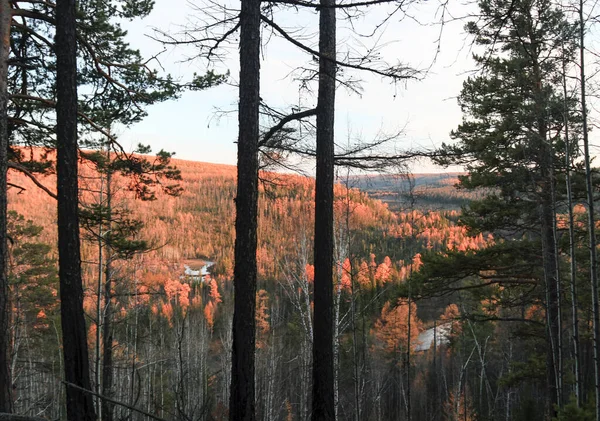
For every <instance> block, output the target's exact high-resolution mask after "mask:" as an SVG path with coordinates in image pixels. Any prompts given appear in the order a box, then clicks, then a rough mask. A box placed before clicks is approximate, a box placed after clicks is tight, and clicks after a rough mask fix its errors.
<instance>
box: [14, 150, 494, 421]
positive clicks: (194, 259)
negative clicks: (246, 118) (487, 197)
mask: <svg viewBox="0 0 600 421" xmlns="http://www.w3.org/2000/svg"><path fill="white" fill-rule="evenodd" d="M172 164H174V165H175V166H177V168H178V169H180V170H181V176H182V181H181V183H180V185H181V187H182V188H183V190H182V192H181V194H180V195H178V196H176V197H173V196H168V195H165V194H163V193H157V197H156V200H154V201H141V200H136V199H135V197H134V193H133V192H131V191H129V190H128V188H127V180H126V179H124V178H123V177H114V178H113V179H112V180H111V190H112V192H113V193H112V195H113V196H112V206H113V208H115V209H116V208H122V209H127V210H128V212H129V214H128V217H130V218H132V219H139V221H141V223H143V228H142V229H141V230H140V231H139V233H138V234H136V236H137V239H140V240H141V239H144V240H146V241H148V242H149V243H150V244H151V245H152V249H151V250H150V251H148V252H146V253H143V254H139V255H134V256H132V257H130V258H129V257H126V256H124V257H123V258H120V257H118V256H116V257H114V258H113V259H112V262H113V263H112V269H111V270H112V271H113V273H112V275H111V277H112V278H113V284H112V287H111V291H110V300H111V301H112V307H113V308H114V315H113V316H112V317H113V319H112V320H111V323H112V326H113V328H112V329H113V331H112V332H111V334H112V335H113V338H114V349H113V358H114V359H113V361H112V363H111V364H112V367H111V368H112V370H113V372H114V374H113V375H114V380H113V381H114V384H115V388H114V392H113V398H114V399H116V400H118V401H119V402H124V403H127V404H129V405H132V406H135V407H137V408H144V409H145V410H147V411H149V412H151V413H153V414H158V415H159V416H161V417H163V418H167V419H169V418H172V417H180V418H183V417H184V416H185V417H191V418H192V419H205V418H207V419H220V418H222V417H223V416H224V415H223V414H224V413H225V411H226V410H227V409H226V408H227V402H228V385H229V375H230V374H229V365H228V358H229V357H228V352H229V347H230V341H231V336H230V325H231V316H232V313H231V306H232V276H233V275H232V259H233V239H234V232H233V230H232V228H231V227H232V221H233V219H234V217H235V215H234V209H233V205H234V201H233V198H234V190H235V168H234V167H231V166H224V165H215V164H207V163H200V162H190V161H181V160H173V161H172ZM261 178H262V179H263V182H262V183H261V189H260V190H261V195H260V200H259V215H260V217H259V242H258V244H259V248H258V254H257V257H258V275H259V288H260V291H259V293H258V294H257V313H256V320H257V324H258V331H257V334H258V343H257V358H258V365H257V368H258V372H257V379H260V380H259V384H258V390H260V393H259V395H258V401H257V404H258V408H259V413H260V414H263V415H262V416H264V417H265V419H286V418H293V419H303V418H304V417H305V416H307V411H308V410H309V409H308V406H307V405H308V401H307V400H306V398H305V397H306V395H307V393H308V390H310V377H309V373H310V372H309V369H310V361H311V356H310V347H311V345H310V344H311V342H312V327H311V326H312V313H311V308H312V299H313V298H312V280H313V276H314V274H313V271H314V269H313V266H312V263H313V262H312V253H311V251H310V247H309V244H310V242H311V241H312V235H313V233H312V229H311V227H312V223H313V222H312V220H313V217H314V202H313V197H314V179H311V178H306V177H301V176H295V175H287V174H279V173H262V174H261ZM39 181H40V182H41V183H44V184H45V185H49V186H51V185H53V182H54V176H53V175H48V176H44V177H40V178H39ZM341 181H343V180H341ZM9 182H10V183H11V184H14V185H19V186H21V187H22V188H24V189H25V190H20V189H16V188H11V189H10V190H9V193H10V196H9V203H10V209H11V211H12V213H11V216H10V227H11V229H10V231H9V232H11V233H12V235H13V238H15V239H16V240H17V241H16V242H15V245H14V246H13V249H12V253H13V255H14V260H13V261H12V265H11V274H12V275H11V294H12V297H13V299H12V300H11V301H12V302H13V303H14V304H13V305H14V309H13V311H14V318H15V319H14V320H15V324H14V330H13V341H14V343H15V348H14V354H13V361H14V370H15V371H14V375H15V376H14V378H15V385H16V393H17V396H19V399H18V400H17V405H18V406H17V408H18V409H19V412H22V413H31V414H34V413H35V414H38V413H41V414H43V415H45V416H48V417H51V418H52V417H58V416H60V414H61V408H62V407H61V405H60V401H61V398H60V396H56V395H55V394H56V393H59V392H58V391H59V390H60V388H58V387H57V381H59V379H60V348H59V347H58V344H57V337H56V326H57V324H58V323H60V321H59V319H58V313H57V302H56V299H55V298H54V297H56V294H57V283H56V282H57V280H56V277H55V272H54V271H55V264H54V263H53V259H55V256H56V249H55V243H56V232H55V231H54V228H53V227H55V217H56V216H55V202H54V199H52V198H51V197H50V196H49V195H48V194H47V193H45V192H43V191H41V190H40V189H38V188H37V187H35V186H34V185H33V184H32V183H31V182H30V180H28V178H27V177H25V176H23V175H21V174H19V173H16V172H11V173H10V174H9ZM101 183H104V184H106V180H104V181H102V177H101V176H100V174H98V173H97V172H95V171H93V170H92V169H90V168H89V167H86V165H85V164H84V165H82V177H81V182H80V187H81V189H82V196H81V201H82V203H87V204H93V203H97V202H98V200H99V195H100V186H101ZM104 188H105V189H106V188H107V186H106V185H104ZM335 192H336V205H335V211H336V225H335V226H336V228H335V235H336V249H335V250H336V251H335V253H336V254H335V260H336V275H335V283H336V287H335V288H336V290H335V291H336V293H335V303H336V307H335V314H336V316H335V317H336V323H335V328H336V331H337V332H338V333H337V338H338V339H337V340H336V353H337V361H338V363H337V365H336V378H337V379H338V380H337V382H338V383H337V384H338V386H337V390H338V393H339V399H340V408H343V409H341V411H343V412H340V416H343V417H349V418H351V417H352V414H353V413H355V412H356V411H359V410H360V411H361V413H362V414H363V415H362V417H364V418H363V419H371V418H373V419H375V418H376V417H377V414H380V415H379V416H381V417H383V418H385V419H390V418H394V417H395V416H397V414H398V413H400V412H402V410H401V406H400V405H401V401H402V399H403V396H404V394H405V393H406V391H405V388H406V387H407V385H408V383H407V381H408V374H407V371H406V370H407V365H406V364H407V357H408V354H407V350H408V349H409V348H410V349H411V350H412V351H411V354H412V358H414V359H415V361H416V362H413V363H411V366H412V367H413V370H414V371H413V374H412V376H411V380H410V382H411V384H412V386H411V387H412V388H413V396H415V397H419V398H418V399H419V400H420V401H419V402H420V403H419V405H417V407H418V409H417V408H415V411H419V413H421V412H422V413H423V414H425V413H426V412H428V411H431V410H432V409H431V400H430V399H431V397H428V396H429V395H430V394H431V390H430V388H431V387H433V386H431V385H430V386H427V384H429V383H427V382H428V380H426V379H427V378H428V376H433V373H431V375H428V374H425V373H426V370H429V369H430V368H428V367H430V365H431V364H432V361H433V360H432V358H433V357H432V355H433V354H432V351H431V350H429V351H419V352H415V349H416V347H417V346H421V349H426V350H428V349H430V346H429V345H430V344H429V343H421V342H419V340H418V338H419V334H420V333H421V332H423V331H424V330H425V329H427V328H428V327H430V326H432V324H433V323H434V322H435V321H436V320H438V321H437V323H448V322H449V321H451V319H452V317H455V316H456V314H454V313H453V312H457V311H458V310H457V307H456V306H455V305H454V306H450V307H448V309H447V310H446V313H444V307H445V306H446V305H449V304H451V303H452V300H451V299H445V300H433V301H432V300H430V301H428V304H427V303H424V304H423V307H422V308H421V307H420V305H421V304H420V303H416V304H415V303H414V302H411V304H410V308H411V310H410V314H409V313H407V310H408V307H407V304H406V302H405V301H402V302H399V303H397V289H398V287H400V286H401V285H403V284H406V282H407V280H408V279H409V278H410V277H411V276H412V273H413V272H415V271H417V270H419V268H420V266H421V264H422V263H421V257H420V256H421V253H424V252H428V251H438V250H446V249H450V250H453V249H456V250H463V251H464V250H478V249H480V248H482V247H485V246H486V245H487V244H489V243H490V242H492V238H491V236H482V235H479V236H474V237H471V236H469V235H467V233H466V231H465V229H464V228H462V227H459V226H457V225H456V220H457V218H458V213H457V212H456V211H427V210H423V209H419V210H417V209H415V210H413V211H409V210H406V211H404V212H398V213H395V212H391V211H390V210H389V209H388V206H387V205H386V204H384V203H382V202H380V201H378V200H374V199H372V198H370V197H369V195H368V194H366V193H364V192H361V191H360V190H357V189H347V188H345V187H344V186H343V184H337V185H336V188H335ZM104 194H105V195H106V192H105V193H104ZM105 199H106V197H105ZM36 227H37V228H36ZM88 231H89V230H82V235H83V237H82V238H87V241H85V242H84V243H83V248H82V250H83V255H82V260H83V262H84V263H83V273H84V286H85V298H84V307H85V310H86V315H87V323H88V345H89V349H90V353H91V354H90V355H91V356H92V358H93V359H96V358H99V352H100V351H98V349H99V348H98V345H97V340H98V339H100V341H101V340H102V338H101V335H98V334H97V332H98V331H99V329H102V326H100V327H99V326H98V323H97V320H98V317H99V314H100V320H103V319H104V317H103V315H102V311H101V312H100V313H99V312H98V305H100V306H101V307H100V309H102V308H103V307H104V306H105V301H104V300H105V299H106V298H105V297H103V296H100V299H99V296H98V291H102V287H103V285H100V286H99V285H98V280H99V279H100V280H101V279H102V277H100V278H99V277H98V267H99V266H98V265H99V264H102V262H101V261H99V250H98V242H97V238H96V237H95V236H94V235H90V233H89V232H88ZM17 233H18V234H17ZM34 251H35V252H36V253H38V255H36V256H35V257H34V256H33V253H34ZM104 258H105V262H106V259H107V258H106V256H104ZM203 261H210V262H214V263H215V264H214V266H211V267H210V269H209V271H210V276H209V277H205V278H204V279H200V278H198V277H194V276H186V275H185V265H188V266H190V265H191V266H192V267H194V268H199V267H200V266H202V264H203V263H202V262H203ZM42 285H43V286H42ZM397 304H399V305H397ZM443 314H445V315H443ZM409 316H410V320H411V323H410V337H409V336H408V320H409V319H408V317H409ZM440 317H441V319H440ZM449 337H450V336H449V334H448V335H446V336H444V343H447V339H448V338H449ZM438 340H439V339H438ZM429 342H431V338H429ZM102 364H103V363H100V362H99V360H98V363H96V364H93V367H94V368H93V369H92V378H93V379H100V375H99V374H98V373H97V372H96V370H101V369H102ZM390 370H391V371H390ZM357 373H358V378H356V374H357ZM441 373H442V372H439V373H438V375H441ZM400 380H401V381H400ZM94 383H95V382H94ZM357 393H358V394H357ZM438 393H439V395H437V397H436V398H435V399H437V400H438V401H439V405H442V404H443V403H444V402H447V401H448V399H450V397H449V395H448V390H443V391H442V390H440V391H439V392H438ZM415 402H416V401H415ZM448 402H449V401H448ZM114 410H115V415H116V416H117V419H119V418H121V417H126V416H127V415H128V414H129V413H130V411H129V410H128V409H127V408H123V407H119V406H116V407H115V409H114ZM439 410H441V406H440V408H439ZM398 411H400V412H398ZM415 413H417V412H415ZM369 414H370V415H369ZM423 416H425V415H423Z"/></svg>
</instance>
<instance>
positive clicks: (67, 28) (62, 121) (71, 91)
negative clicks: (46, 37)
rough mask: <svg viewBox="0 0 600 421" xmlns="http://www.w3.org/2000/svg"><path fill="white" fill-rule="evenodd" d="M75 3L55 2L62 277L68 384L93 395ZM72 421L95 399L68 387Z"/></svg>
mask: <svg viewBox="0 0 600 421" xmlns="http://www.w3.org/2000/svg"><path fill="white" fill-rule="evenodd" d="M75 31H76V29H75V0H57V2H56V41H55V45H56V92H57V104H56V119H57V123H56V142H57V147H56V149H57V157H56V180H57V199H58V265H59V270H58V275H59V278H60V299H61V305H60V314H61V326H62V333H63V356H64V363H65V364H64V369H65V381H66V382H67V383H71V384H74V385H76V386H78V387H80V388H83V389H86V390H91V384H90V367H89V359H88V348H87V339H86V326H85V318H84V313H83V286H82V280H81V256H80V239H79V212H78V205H79V189H78V185H77V39H76V32H75ZM67 419H68V420H69V421H94V420H95V419H96V414H95V410H94V401H93V399H92V395H90V394H89V393H86V392H84V391H82V390H80V389H77V388H74V387H70V386H69V385H67Z"/></svg>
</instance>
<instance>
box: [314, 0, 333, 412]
mask: <svg viewBox="0 0 600 421" xmlns="http://www.w3.org/2000/svg"><path fill="white" fill-rule="evenodd" d="M320 3H321V5H322V6H324V7H323V8H322V9H321V10H320V12H319V13H320V16H319V52H320V54H321V59H320V61H319V94H318V102H317V171H316V173H317V174H316V187H315V190H316V192H315V246H314V259H315V281H314V324H315V327H314V339H313V391H312V400H313V402H312V405H313V406H312V420H313V421H326V420H335V399H334V364H335V361H334V354H333V341H334V332H333V248H334V245H333V200H334V197H333V182H334V163H333V154H334V117H335V80H336V65H335V61H334V60H335V57H336V16H335V15H336V13H335V8H334V7H331V6H333V5H335V0H320ZM325 57H326V58H325Z"/></svg>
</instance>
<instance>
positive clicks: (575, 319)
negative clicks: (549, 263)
mask: <svg viewBox="0 0 600 421" xmlns="http://www.w3.org/2000/svg"><path fill="white" fill-rule="evenodd" d="M562 77H563V95H564V101H565V102H564V111H563V112H564V122H565V169H566V171H565V183H566V190H567V208H568V209H567V211H568V219H569V254H570V258H571V262H570V279H569V281H570V282H569V286H570V292H571V340H572V343H573V375H574V383H575V384H574V386H575V398H576V401H577V406H578V407H579V406H581V403H582V391H583V388H582V375H581V357H580V356H581V347H580V341H579V316H578V305H579V304H578V299H577V258H576V242H575V218H574V215H573V192H572V184H573V183H572V180H571V167H572V166H573V162H572V158H571V155H572V150H573V145H572V144H571V136H570V132H569V123H570V122H569V110H568V106H567V98H568V91H567V69H566V62H565V61H563V74H562Z"/></svg>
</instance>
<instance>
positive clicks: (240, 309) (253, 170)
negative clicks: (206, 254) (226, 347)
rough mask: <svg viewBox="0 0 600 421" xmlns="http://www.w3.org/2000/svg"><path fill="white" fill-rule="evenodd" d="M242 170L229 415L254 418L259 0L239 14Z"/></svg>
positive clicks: (237, 419) (247, 0)
mask: <svg viewBox="0 0 600 421" xmlns="http://www.w3.org/2000/svg"><path fill="white" fill-rule="evenodd" d="M239 96H240V98H239V115H238V120H239V137H238V176H237V195H236V219H235V233H236V238H235V265H234V294H235V295H234V297H235V298H234V299H235V301H234V313H233V349H232V356H231V359H232V365H231V393H230V396H229V399H230V400H229V419H230V420H231V421H241V420H248V421H250V420H252V421H253V420H255V418H256V414H255V412H256V408H255V392H254V365H255V362H254V361H255V358H254V352H255V347H256V345H255V344H256V331H255V329H256V328H255V325H256V322H255V308H256V236H257V233H256V231H257V212H258V211H257V209H258V206H257V204H258V136H259V125H258V119H259V106H260V0H242V10H241V14H240V87H239Z"/></svg>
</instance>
